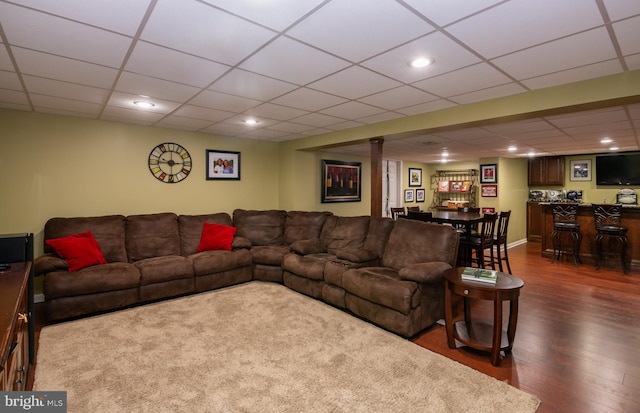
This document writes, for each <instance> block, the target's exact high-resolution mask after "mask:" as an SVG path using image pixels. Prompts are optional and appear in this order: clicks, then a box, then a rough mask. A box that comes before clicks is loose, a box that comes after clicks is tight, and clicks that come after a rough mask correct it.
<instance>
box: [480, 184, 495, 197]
mask: <svg viewBox="0 0 640 413" xmlns="http://www.w3.org/2000/svg"><path fill="white" fill-rule="evenodd" d="M482 196H483V197H491V198H495V197H497V196H498V185H482Z"/></svg>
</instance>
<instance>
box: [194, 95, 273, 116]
mask: <svg viewBox="0 0 640 413" xmlns="http://www.w3.org/2000/svg"><path fill="white" fill-rule="evenodd" d="M189 103H191V104H193V105H197V106H203V107H207V108H212V109H219V110H224V111H230V112H244V111H246V110H247V109H251V108H252V107H254V106H258V105H259V104H260V103H262V102H260V101H257V100H253V99H247V98H243V97H239V96H232V95H227V94H225V93H220V92H214V91H211V90H205V91H203V92H201V93H200V94H199V95H198V96H196V97H194V98H193V99H191V100H190V101H189Z"/></svg>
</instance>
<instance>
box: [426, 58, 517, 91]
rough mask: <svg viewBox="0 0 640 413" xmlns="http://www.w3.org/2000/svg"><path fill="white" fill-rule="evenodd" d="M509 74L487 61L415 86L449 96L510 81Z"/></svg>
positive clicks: (435, 77) (432, 78)
mask: <svg viewBox="0 0 640 413" xmlns="http://www.w3.org/2000/svg"><path fill="white" fill-rule="evenodd" d="M510 81H511V79H509V78H508V77H507V76H505V75H504V74H503V73H501V72H500V71H499V70H496V69H495V68H494V67H492V66H491V65H489V64H487V63H479V64H476V65H473V66H468V67H465V68H462V69H459V70H455V71H453V72H449V73H445V74H443V75H439V76H434V77H430V78H429V79H425V80H421V81H419V82H415V83H413V86H415V87H418V88H420V89H422V90H426V91H428V92H431V93H433V94H435V95H438V96H440V97H449V96H455V95H459V94H461V93H465V92H469V91H470V90H478V89H484V88H488V87H491V86H497V85H502V84H505V83H508V82H510Z"/></svg>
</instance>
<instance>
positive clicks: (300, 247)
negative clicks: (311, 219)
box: [290, 238, 327, 255]
mask: <svg viewBox="0 0 640 413" xmlns="http://www.w3.org/2000/svg"><path fill="white" fill-rule="evenodd" d="M290 248H291V251H293V252H295V253H296V254H300V255H308V254H319V253H321V252H327V245H326V243H325V242H324V241H323V240H321V239H320V238H313V239H302V240H298V241H294V242H293V243H292V244H291V246H290Z"/></svg>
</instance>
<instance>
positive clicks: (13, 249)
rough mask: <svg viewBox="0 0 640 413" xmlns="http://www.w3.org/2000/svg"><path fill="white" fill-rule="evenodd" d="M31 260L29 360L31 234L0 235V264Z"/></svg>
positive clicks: (31, 358)
mask: <svg viewBox="0 0 640 413" xmlns="http://www.w3.org/2000/svg"><path fill="white" fill-rule="evenodd" d="M27 261H29V262H31V273H30V274H29V284H28V288H29V292H28V297H29V298H28V311H29V320H30V322H29V323H28V324H27V329H28V331H29V362H30V363H33V361H34V356H35V354H34V346H33V344H34V341H33V340H34V338H35V337H34V336H35V330H34V324H35V322H34V318H33V317H34V303H33V296H34V294H35V291H34V288H33V234H30V233H29V234H7V235H0V264H10V263H12V262H27Z"/></svg>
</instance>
